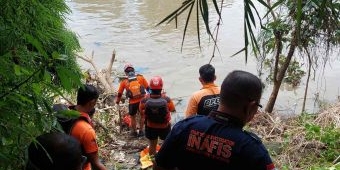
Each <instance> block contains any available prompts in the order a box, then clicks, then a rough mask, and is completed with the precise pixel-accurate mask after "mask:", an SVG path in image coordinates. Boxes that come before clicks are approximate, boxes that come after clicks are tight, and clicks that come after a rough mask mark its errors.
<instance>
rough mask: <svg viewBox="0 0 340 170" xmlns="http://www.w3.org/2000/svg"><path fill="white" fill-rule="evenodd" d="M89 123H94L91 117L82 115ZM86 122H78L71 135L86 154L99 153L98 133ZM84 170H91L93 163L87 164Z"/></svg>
mask: <svg viewBox="0 0 340 170" xmlns="http://www.w3.org/2000/svg"><path fill="white" fill-rule="evenodd" d="M80 114H81V116H82V117H85V118H86V119H87V121H88V122H92V120H91V118H90V116H89V115H88V114H86V113H82V112H81V113H80ZM88 122H86V121H85V120H78V121H77V122H76V123H75V124H74V125H73V127H72V130H71V132H70V135H71V136H73V137H75V138H76V139H78V141H79V142H80V144H81V147H82V149H83V152H85V153H93V152H98V145H97V142H96V133H95V131H94V129H93V127H92V124H91V123H88ZM84 170H91V163H90V162H87V163H86V164H85V165H84Z"/></svg>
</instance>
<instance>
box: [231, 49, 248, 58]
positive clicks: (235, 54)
mask: <svg viewBox="0 0 340 170" xmlns="http://www.w3.org/2000/svg"><path fill="white" fill-rule="evenodd" d="M245 50H246V47H243V48H242V49H241V50H240V51H238V52H236V53H235V54H233V55H232V56H230V57H234V56H236V55H238V54H240V53H241V52H243V51H245Z"/></svg>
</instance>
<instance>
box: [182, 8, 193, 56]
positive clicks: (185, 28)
mask: <svg viewBox="0 0 340 170" xmlns="http://www.w3.org/2000/svg"><path fill="white" fill-rule="evenodd" d="M194 2H195V1H193V2H192V3H191V8H190V10H189V13H188V16H187V20H186V22H185V26H184V31H183V38H182V46H181V51H182V49H183V43H184V38H185V33H186V32H187V27H188V23H189V20H190V16H191V12H192V8H193V7H194V5H195V4H194Z"/></svg>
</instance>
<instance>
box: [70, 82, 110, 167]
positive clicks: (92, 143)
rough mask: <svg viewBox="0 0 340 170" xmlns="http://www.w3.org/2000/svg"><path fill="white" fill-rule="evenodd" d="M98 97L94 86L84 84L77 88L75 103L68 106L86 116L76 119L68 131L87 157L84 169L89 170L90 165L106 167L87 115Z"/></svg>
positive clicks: (91, 110)
mask: <svg viewBox="0 0 340 170" xmlns="http://www.w3.org/2000/svg"><path fill="white" fill-rule="evenodd" d="M98 97H99V92H98V90H97V89H96V87H94V86H93V85H88V84H85V85H84V86H82V87H80V88H79V89H78V94H77V105H75V106H72V107H70V108H71V109H74V110H76V111H78V112H80V116H81V117H83V118H86V119H79V120H78V121H76V122H75V123H74V125H73V127H72V129H71V132H70V135H71V136H73V137H75V138H76V139H78V141H79V142H80V144H81V147H82V149H83V154H84V155H85V156H86V157H87V162H86V164H85V165H84V170H91V167H93V169H98V170H106V167H105V166H104V165H103V164H102V163H101V162H100V160H99V156H98V150H99V149H98V144H97V142H96V132H95V131H94V128H93V125H92V120H91V117H90V115H89V114H90V113H91V112H93V110H94V106H95V105H96V102H97V99H98Z"/></svg>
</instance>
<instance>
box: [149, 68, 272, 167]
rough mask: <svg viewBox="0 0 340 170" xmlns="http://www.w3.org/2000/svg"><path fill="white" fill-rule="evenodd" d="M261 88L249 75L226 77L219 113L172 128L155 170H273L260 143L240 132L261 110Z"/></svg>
mask: <svg viewBox="0 0 340 170" xmlns="http://www.w3.org/2000/svg"><path fill="white" fill-rule="evenodd" d="M263 88H264V85H263V83H262V82H261V80H260V79H259V78H258V77H256V76H255V75H253V74H251V73H249V72H245V71H238V70H236V71H233V72H231V73H229V74H228V76H227V77H226V78H225V79H224V81H223V83H222V85H221V93H220V103H219V106H218V109H217V110H216V111H211V112H210V113H209V115H208V116H201V115H198V116H192V117H189V118H186V119H184V120H182V121H180V122H178V123H177V124H175V126H174V127H173V129H172V130H171V132H170V133H169V135H168V136H167V138H166V139H165V141H164V143H163V145H162V146H161V148H160V150H159V151H158V153H157V154H156V158H155V164H156V165H155V166H154V169H175V168H177V169H179V170H184V169H193V167H197V168H196V169H214V170H220V169H221V170H222V169H228V170H239V169H252V170H274V169H275V166H274V164H273V162H272V160H271V158H270V156H269V154H268V151H267V149H266V148H265V147H264V145H263V144H262V142H261V140H260V139H259V138H258V137H257V136H256V135H255V134H253V133H250V132H247V131H245V130H243V127H244V126H245V124H246V123H248V122H249V121H251V120H252V119H253V117H254V115H255V114H257V113H258V108H259V107H262V106H261V105H260V104H259V103H260V99H261V95H262V91H263Z"/></svg>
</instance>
